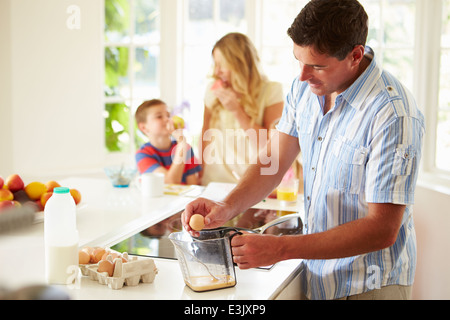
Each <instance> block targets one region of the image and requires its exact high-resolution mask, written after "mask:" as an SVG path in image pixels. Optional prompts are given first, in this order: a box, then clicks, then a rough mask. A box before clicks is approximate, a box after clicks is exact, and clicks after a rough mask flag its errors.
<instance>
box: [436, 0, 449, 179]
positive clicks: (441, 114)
mask: <svg viewBox="0 0 450 320" xmlns="http://www.w3.org/2000/svg"><path fill="white" fill-rule="evenodd" d="M440 58H441V59H440V79H439V83H440V85H439V111H438V121H437V129H436V167H437V169H438V170H445V171H450V161H449V159H450V0H446V1H444V3H443V10H442V34H441V48H440Z"/></svg>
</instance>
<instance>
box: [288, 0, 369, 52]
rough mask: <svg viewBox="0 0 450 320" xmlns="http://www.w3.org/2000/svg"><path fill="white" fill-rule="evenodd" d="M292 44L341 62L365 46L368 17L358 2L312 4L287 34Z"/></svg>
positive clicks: (322, 0)
mask: <svg viewBox="0 0 450 320" xmlns="http://www.w3.org/2000/svg"><path fill="white" fill-rule="evenodd" d="M287 33H288V35H289V37H291V39H292V41H294V43H295V44H297V45H299V46H301V47H306V46H313V47H314V49H315V50H317V51H318V52H320V53H322V54H328V55H330V56H332V57H335V58H337V59H339V60H343V59H344V58H345V57H346V56H347V55H348V54H349V53H350V52H351V51H352V50H353V48H354V47H355V46H357V45H363V46H364V45H365V44H366V40H367V34H368V16H367V13H366V11H365V10H364V8H363V7H362V5H361V4H360V3H359V1H357V0H311V1H309V2H308V4H307V5H306V6H305V7H304V8H303V9H302V11H300V13H299V14H298V16H297V17H296V18H295V20H294V22H293V23H292V25H291V27H290V28H289V29H288V31H287Z"/></svg>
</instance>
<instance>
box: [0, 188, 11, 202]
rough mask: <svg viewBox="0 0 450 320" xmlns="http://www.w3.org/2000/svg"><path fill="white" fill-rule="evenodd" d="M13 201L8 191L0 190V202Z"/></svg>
mask: <svg viewBox="0 0 450 320" xmlns="http://www.w3.org/2000/svg"><path fill="white" fill-rule="evenodd" d="M12 200H14V195H13V193H12V192H11V191H9V190H8V189H0V201H12Z"/></svg>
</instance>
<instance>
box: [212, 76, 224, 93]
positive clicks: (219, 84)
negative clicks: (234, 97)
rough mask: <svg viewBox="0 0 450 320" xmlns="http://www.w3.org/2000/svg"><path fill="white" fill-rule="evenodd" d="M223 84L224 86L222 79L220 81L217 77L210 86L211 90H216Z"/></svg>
mask: <svg viewBox="0 0 450 320" xmlns="http://www.w3.org/2000/svg"><path fill="white" fill-rule="evenodd" d="M223 86H224V84H223V81H222V79H217V80H216V81H215V82H214V83H213V85H212V86H211V90H213V91H214V90H217V89H219V88H223Z"/></svg>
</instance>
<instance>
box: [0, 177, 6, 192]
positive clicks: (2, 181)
mask: <svg viewBox="0 0 450 320" xmlns="http://www.w3.org/2000/svg"><path fill="white" fill-rule="evenodd" d="M4 184H5V180H3V178H2V177H0V189H1V188H3V185H4Z"/></svg>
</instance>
